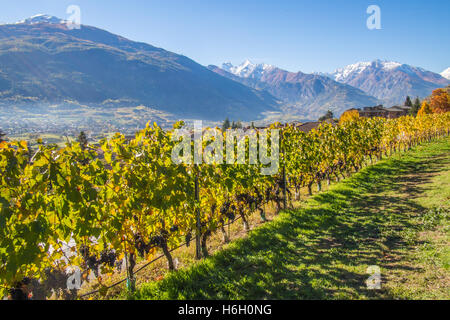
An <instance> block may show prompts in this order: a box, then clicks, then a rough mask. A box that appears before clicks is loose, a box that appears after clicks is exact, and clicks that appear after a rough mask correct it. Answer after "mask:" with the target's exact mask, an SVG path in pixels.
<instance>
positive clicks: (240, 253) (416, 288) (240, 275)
mask: <svg viewBox="0 0 450 320" xmlns="http://www.w3.org/2000/svg"><path fill="white" fill-rule="evenodd" d="M449 155H450V139H449V138H448V137H447V138H445V139H443V140H440V141H435V142H432V143H430V144H424V145H421V146H418V147H416V148H414V150H412V151H409V152H407V153H406V154H404V155H402V156H399V155H394V156H393V157H391V158H389V159H385V160H382V161H381V162H379V163H377V164H375V165H374V166H370V167H367V168H365V169H363V170H362V171H361V172H360V173H357V174H355V175H354V176H353V177H351V178H350V179H347V180H345V181H343V182H341V183H338V184H336V185H334V186H331V187H330V189H329V190H327V191H325V192H323V193H320V194H316V195H314V196H313V197H312V198H310V199H308V200H307V201H305V202H304V203H302V204H301V206H300V208H296V209H291V210H287V211H286V212H284V213H283V214H281V215H280V216H279V217H275V219H274V220H273V221H272V222H271V223H269V224H266V225H264V226H261V227H258V228H255V229H254V230H252V231H251V233H249V234H248V236H247V237H246V238H244V239H241V240H238V241H236V242H234V243H233V244H231V245H229V246H228V247H227V248H225V249H224V250H222V251H220V252H217V253H216V254H214V255H213V256H212V257H210V258H208V259H206V260H205V261H203V262H201V263H198V264H196V265H195V266H192V267H189V268H186V269H184V270H180V271H178V272H176V273H171V274H168V275H167V276H166V278H165V279H164V280H161V281H156V282H149V283H146V284H143V285H141V286H140V287H139V288H138V291H137V292H136V294H134V295H131V296H130V295H128V297H129V298H130V297H131V298H133V299H144V300H145V299H187V300H190V299H193V300H208V299H231V300H235V299H237V300H241V299H250V300H266V299H267V300H286V299H287V300H292V299H300V300H305V299H314V300H317V299H319V300H320V299H330V300H335V299H338V300H342V299H350V300H353V299H358V300H359V299H363V300H365V299H388V300H397V299H401V300H403V299H444V300H448V299H449V298H450V296H449V291H448V283H449V281H450V279H449V273H448V268H449V255H448V245H447V244H448V243H447V241H448V240H446V239H448V236H449V232H448V230H449V229H448V227H449V219H448V213H449V210H450V202H449V197H450V189H449V186H448V184H445V183H444V181H446V179H447V180H448V179H449V178H450V157H449ZM439 207H440V208H439ZM371 265H376V266H379V267H380V270H381V279H382V282H381V288H380V289H379V290H368V289H367V287H366V280H367V279H368V278H369V276H370V274H369V273H367V271H368V267H369V266H371ZM124 295H125V294H124Z"/></svg>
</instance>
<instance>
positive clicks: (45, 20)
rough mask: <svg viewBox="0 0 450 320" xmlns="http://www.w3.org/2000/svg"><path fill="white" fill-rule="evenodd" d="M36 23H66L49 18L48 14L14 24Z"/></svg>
mask: <svg viewBox="0 0 450 320" xmlns="http://www.w3.org/2000/svg"><path fill="white" fill-rule="evenodd" d="M38 23H48V24H63V23H66V20H63V19H60V18H57V17H54V16H50V15H48V14H37V15H35V16H32V17H30V18H28V19H25V20H21V21H18V22H16V24H38Z"/></svg>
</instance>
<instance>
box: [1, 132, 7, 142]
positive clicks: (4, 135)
mask: <svg viewBox="0 0 450 320" xmlns="http://www.w3.org/2000/svg"><path fill="white" fill-rule="evenodd" d="M3 137H6V133H4V132H3V131H2V130H1V129H0V143H1V142H4V141H6V140H5V139H3Z"/></svg>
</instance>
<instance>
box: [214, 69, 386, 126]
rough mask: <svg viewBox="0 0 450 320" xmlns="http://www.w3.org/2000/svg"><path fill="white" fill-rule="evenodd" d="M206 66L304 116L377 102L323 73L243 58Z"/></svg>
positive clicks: (293, 112) (313, 117)
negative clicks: (239, 61)
mask: <svg viewBox="0 0 450 320" xmlns="http://www.w3.org/2000/svg"><path fill="white" fill-rule="evenodd" d="M209 69H210V70H212V71H214V72H216V73H218V74H220V75H222V76H225V77H228V78H230V79H232V80H234V81H238V82H240V83H242V84H245V85H246V86H249V87H251V88H254V89H257V90H265V91H267V92H269V93H270V94H271V95H273V96H274V97H277V98H278V99H280V100H281V101H282V103H283V111H284V112H287V113H290V114H295V115H298V116H300V117H302V118H305V119H317V118H319V117H320V116H322V115H323V114H325V113H326V112H327V111H328V110H332V111H333V112H334V113H335V114H336V115H337V116H338V115H340V114H341V113H343V112H344V111H345V110H347V109H350V108H362V107H366V106H372V105H376V104H377V103H378V102H379V101H378V100H377V99H376V98H374V97H371V96H369V95H367V94H366V93H364V92H363V91H361V90H359V89H357V88H354V87H352V86H350V85H346V84H342V83H339V82H336V81H334V80H332V79H330V78H328V77H326V76H322V75H318V74H306V73H303V72H297V73H293V72H289V71H286V70H282V69H280V68H277V67H274V66H270V65H267V64H252V63H251V62H250V61H248V60H247V61H245V62H244V63H242V64H241V65H239V66H233V65H231V64H229V63H226V64H223V65H222V68H219V67H217V66H209Z"/></svg>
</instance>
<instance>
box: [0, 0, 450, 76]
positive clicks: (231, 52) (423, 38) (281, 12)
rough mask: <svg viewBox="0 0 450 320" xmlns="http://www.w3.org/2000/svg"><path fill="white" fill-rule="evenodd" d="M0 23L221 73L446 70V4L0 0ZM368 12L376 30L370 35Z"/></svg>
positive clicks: (401, 0) (431, 0)
mask: <svg viewBox="0 0 450 320" xmlns="http://www.w3.org/2000/svg"><path fill="white" fill-rule="evenodd" d="M1 2H2V3H1V11H0V22H3V23H5V22H15V21H17V20H21V19H24V18H27V17H29V16H32V15H35V14H38V13H47V14H51V15H55V16H58V17H61V18H67V17H68V14H66V9H67V7H68V6H69V5H71V4H75V5H79V6H80V8H81V14H82V16H81V18H82V23H83V24H87V25H93V26H96V27H99V28H102V29H106V30H108V31H110V32H113V33H116V34H120V35H122V36H125V37H127V38H129V39H131V40H136V41H142V42H147V43H150V44H152V45H155V46H158V47H162V48H164V49H167V50H170V51H173V52H176V53H180V54H184V55H186V56H188V57H190V58H192V59H194V60H196V61H197V62H199V63H201V64H203V65H208V64H216V65H220V64H221V63H222V62H225V61H231V62H232V63H234V64H237V63H240V62H242V61H243V60H245V59H246V58H249V59H250V60H252V61H254V62H266V63H269V64H274V65H277V66H279V67H282V68H284V69H287V70H289V71H303V72H313V71H323V72H329V71H332V70H334V69H336V68H338V67H343V66H345V65H347V64H351V63H355V62H358V61H369V60H373V59H378V58H379V59H386V60H394V61H398V62H402V63H407V64H411V65H415V66H419V67H423V68H425V69H428V70H431V71H434V72H442V71H443V70H444V69H446V68H448V67H450V54H449V52H450V39H449V34H450V19H449V14H450V1H448V0H426V1H424V0H409V1H408V0H388V1H382V0H371V1H364V0H328V1H325V0H309V1H307V0H276V1H275V0H270V1H269V0H259V1H258V0H241V1H238V0H226V1H225V0H222V1H218V0H209V1H206V0H127V1H119V0H116V1H111V0H108V1H107V0H95V1H91V0H69V1H66V0H15V1H7V0H1ZM369 5H378V6H379V7H380V9H381V27H382V29H381V30H369V29H368V28H367V26H366V20H367V18H368V17H369V14H367V13H366V10H367V7H368V6H369Z"/></svg>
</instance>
